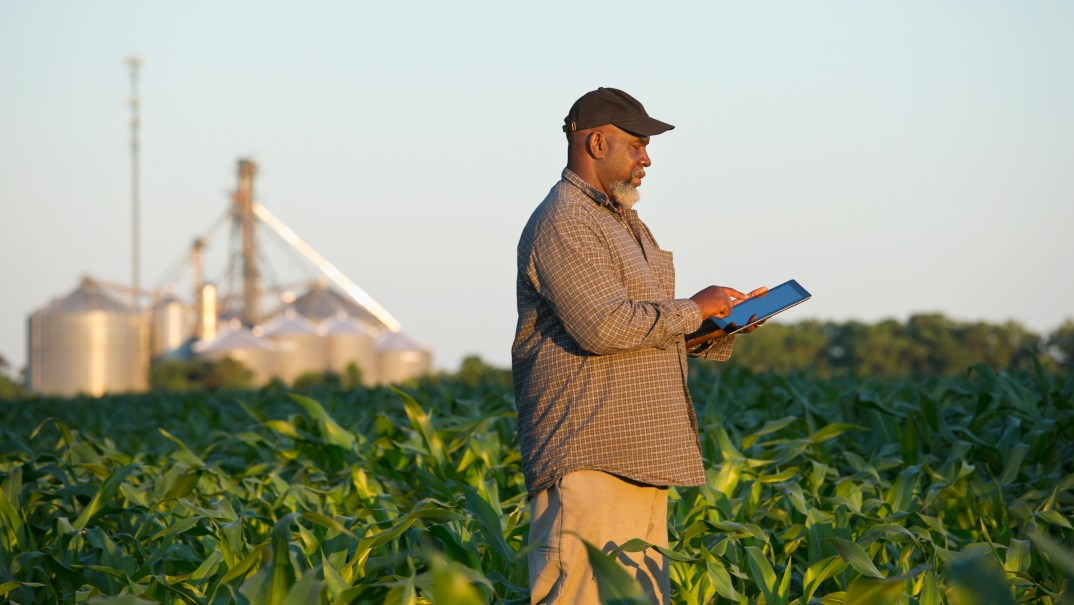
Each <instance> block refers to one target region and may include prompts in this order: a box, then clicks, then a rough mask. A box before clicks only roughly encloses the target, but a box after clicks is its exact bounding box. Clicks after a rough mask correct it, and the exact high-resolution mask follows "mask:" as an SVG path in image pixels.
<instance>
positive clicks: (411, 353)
mask: <svg viewBox="0 0 1074 605" xmlns="http://www.w3.org/2000/svg"><path fill="white" fill-rule="evenodd" d="M377 354H378V356H379V357H380V376H379V377H378V381H379V383H380V384H390V383H395V382H402V381H404V380H407V379H410V378H417V377H418V376H422V375H424V374H428V373H430V372H431V371H432V369H433V353H432V349H430V348H429V347H427V346H425V345H423V344H421V343H419V342H418V341H416V340H414V339H413V338H410V337H409V336H407V335H405V334H403V333H402V332H395V333H390V332H389V333H386V334H384V335H383V336H381V338H380V339H379V340H378V341H377Z"/></svg>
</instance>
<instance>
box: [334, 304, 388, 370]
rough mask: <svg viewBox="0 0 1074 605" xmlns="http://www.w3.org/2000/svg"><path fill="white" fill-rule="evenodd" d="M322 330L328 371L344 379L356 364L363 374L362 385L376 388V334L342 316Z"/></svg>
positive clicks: (372, 329)
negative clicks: (344, 375)
mask: <svg viewBox="0 0 1074 605" xmlns="http://www.w3.org/2000/svg"><path fill="white" fill-rule="evenodd" d="M323 328H324V333H325V348H326V351H327V353H328V369H330V370H332V371H333V372H335V373H337V374H340V375H343V374H344V373H346V371H347V366H348V365H349V364H351V363H354V364H355V365H357V366H358V369H359V370H360V371H361V372H362V384H364V385H366V386H373V385H375V384H377V380H378V375H379V374H380V371H379V368H378V367H377V366H378V359H377V348H376V342H377V339H376V330H375V329H374V328H372V327H370V326H368V325H366V324H364V323H362V322H360V321H358V320H355V319H351V318H349V317H348V316H347V314H346V313H342V312H341V313H340V314H339V315H337V316H336V317H334V318H332V319H330V320H328V321H327V322H326V323H325V324H324V326H323Z"/></svg>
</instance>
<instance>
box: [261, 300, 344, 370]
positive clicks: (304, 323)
mask: <svg viewBox="0 0 1074 605" xmlns="http://www.w3.org/2000/svg"><path fill="white" fill-rule="evenodd" d="M265 337H266V338H268V339H269V340H271V341H272V342H273V343H274V344H275V345H276V346H275V348H276V362H275V363H276V366H275V367H276V371H275V374H276V377H278V378H279V379H280V380H283V381H284V382H285V383H287V384H294V382H295V379H296V378H298V377H299V376H301V375H303V374H306V373H308V372H324V371H325V370H327V369H328V360H327V356H326V351H325V342H324V337H323V336H322V335H321V334H320V333H319V332H318V330H317V327H316V326H315V325H313V324H312V323H310V322H309V320H307V319H305V318H304V317H302V316H301V315H299V314H298V313H296V312H295V310H294V309H292V308H290V307H288V308H287V309H284V312H283V313H282V314H281V315H279V316H277V317H276V318H275V319H273V320H272V321H270V322H268V323H267V324H265Z"/></svg>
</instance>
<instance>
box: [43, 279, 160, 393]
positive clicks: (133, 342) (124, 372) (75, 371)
mask: <svg viewBox="0 0 1074 605" xmlns="http://www.w3.org/2000/svg"><path fill="white" fill-rule="evenodd" d="M28 328H29V330H28V332H29V346H28V349H29V351H28V358H29V368H28V375H29V385H28V386H29V388H30V389H31V390H33V391H35V392H37V393H43V394H49V395H63V396H73V395H77V394H79V393H86V394H89V395H93V396H98V397H99V396H101V395H103V394H105V393H116V392H125V391H143V390H145V388H146V383H147V381H148V372H149V351H148V337H147V330H146V329H145V320H144V318H143V316H142V314H140V313H139V312H137V311H134V310H132V309H131V308H130V307H128V306H127V305H124V304H122V303H120V302H118V301H116V300H114V299H113V298H111V297H109V296H108V294H107V293H106V292H105V290H104V288H103V287H102V286H100V285H99V284H98V283H97V282H95V281H93V280H92V279H89V278H85V279H83V280H82V283H81V284H80V285H79V286H78V288H76V289H75V290H74V291H73V292H71V293H70V294H68V295H67V296H65V297H63V298H61V299H59V300H56V301H54V302H52V303H51V304H49V305H48V306H46V307H45V308H43V309H41V310H39V311H37V312H35V313H33V314H32V315H30V319H29V326H28Z"/></svg>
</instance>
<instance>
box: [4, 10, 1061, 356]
mask: <svg viewBox="0 0 1074 605" xmlns="http://www.w3.org/2000/svg"><path fill="white" fill-rule="evenodd" d="M1071 31H1074V4H1071V3H1069V2H1058V1H1056V2H1047V1H1041V2H989V1H984V2H976V1H975V2H971V1H964V2H943V1H941V2H913V1H911V2H897V3H895V2H890V3H882V2H850V1H846V2H812V3H803V2H751V3H746V2H737V3H731V2H677V3H665V4H663V5H657V4H653V3H640V2H614V3H607V2H541V3H534V4H531V5H523V4H522V3H504V2H478V3H473V2H463V3H451V4H448V3H440V2H405V3H404V2H400V3H380V4H376V5H374V4H372V3H359V2H341V1H319V2H309V3H297V2H271V1H269V2H265V1H261V2H233V1H227V0H225V1H211V2H210V1H206V0H194V1H189V2H182V3H180V2H139V1H113V2H107V3H104V2H98V3H87V2H75V1H67V2H58V1H52V2H26V1H13V0H0V82H2V83H3V84H2V86H0V109H2V111H0V252H2V254H3V258H4V259H5V262H4V265H3V277H4V282H5V295H4V296H3V297H2V299H0V355H3V357H5V358H6V359H8V360H9V361H11V362H13V364H14V365H15V366H16V367H21V366H22V365H23V364H24V363H25V357H26V353H25V350H26V343H25V325H26V318H27V316H28V315H29V314H30V313H31V312H33V311H34V310H36V309H38V308H40V307H42V306H44V305H45V304H46V303H48V302H49V300H51V299H53V298H55V297H58V296H60V295H62V294H65V293H66V292H68V291H70V290H71V289H73V288H74V287H75V286H76V285H77V281H78V277H79V276H80V275H83V274H92V275H95V276H98V277H100V278H103V279H106V280H110V281H115V282H125V281H129V279H130V277H129V276H130V236H129V232H130V211H129V205H130V197H129V195H130V194H129V155H128V153H129V152H128V144H129V131H128V127H127V121H128V115H129V114H128V110H127V107H126V104H125V100H126V97H127V95H128V86H129V85H128V72H127V70H126V68H125V66H124V65H123V63H122V61H123V59H124V57H126V56H128V55H130V54H131V53H137V54H139V55H141V56H143V57H145V59H146V61H147V62H146V65H145V67H144V68H143V70H142V72H141V74H142V77H141V82H142V85H141V96H142V103H143V112H142V138H141V141H142V155H141V165H142V187H141V197H142V210H141V212H142V230H143V237H142V242H143V243H142V283H143V284H150V285H151V284H156V283H158V280H159V279H160V278H162V277H163V276H164V275H165V273H167V272H168V270H169V268H170V267H172V266H173V265H174V264H175V262H176V261H177V260H178V259H179V258H180V257H181V256H182V255H183V254H184V252H185V251H186V250H187V248H188V246H189V245H190V242H191V240H192V239H193V238H194V237H195V236H196V235H198V234H201V233H203V232H204V231H205V230H206V228H207V227H208V226H209V225H210V224H211V223H212V222H213V221H214V220H215V219H216V218H217V217H219V216H220V215H221V214H222V213H223V212H224V211H225V209H226V208H227V205H228V203H229V202H228V200H229V198H228V195H229V193H228V192H229V191H231V190H232V189H233V188H234V184H235V176H234V175H235V162H236V160H237V159H238V158H240V157H252V158H253V159H255V160H256V161H257V162H258V163H259V164H260V166H261V173H260V175H259V177H258V180H257V183H256V191H257V196H258V199H259V200H260V201H261V202H262V203H263V204H264V205H265V206H267V207H268V208H269V209H270V210H272V211H273V212H274V213H275V214H276V215H277V216H278V217H279V218H281V219H282V220H283V221H285V222H286V223H287V224H288V225H290V226H291V227H292V228H293V229H294V230H295V231H296V232H298V234H300V235H301V236H302V237H303V238H305V239H306V240H307V241H308V242H310V243H311V244H312V245H313V246H314V247H315V248H317V249H318V250H319V251H320V252H321V253H322V254H323V255H324V256H325V257H327V258H328V259H329V260H331V261H332V262H333V263H335V264H336V265H337V266H339V267H340V269H342V270H343V271H344V272H345V273H346V274H348V275H349V276H350V277H351V278H352V279H353V280H354V281H355V282H357V283H358V284H359V285H361V286H362V287H363V288H364V289H365V290H366V291H367V292H369V294H371V295H372V296H373V297H374V298H375V299H376V300H378V301H379V302H380V303H381V304H382V305H384V306H385V307H386V308H387V309H389V310H390V311H391V312H392V313H393V314H394V315H395V316H396V317H397V318H398V319H399V320H400V321H401V322H402V324H403V328H404V331H406V332H407V333H408V334H410V335H412V336H413V337H415V338H417V339H419V340H421V341H423V342H426V343H428V344H430V345H431V346H433V347H434V349H435V351H436V364H437V365H438V366H439V367H443V368H446V369H455V368H456V367H457V366H458V363H459V361H460V360H461V358H462V357H463V356H464V355H466V354H470V353H476V354H479V355H481V356H482V357H483V358H485V359H486V360H488V361H491V362H494V363H497V364H499V365H507V364H508V363H509V346H510V341H511V338H512V335H513V330H514V322H515V309H514V248H515V244H516V242H517V237H518V234H519V232H520V230H521V228H522V226H523V224H524V223H525V220H526V218H527V216H528V215H529V213H530V212H531V211H532V209H533V207H534V206H535V205H536V204H537V203H538V202H539V201H540V200H541V198H542V197H543V196H544V195H545V193H546V192H547V190H548V189H549V187H551V186H552V184H553V183H554V182H555V180H556V179H557V178H558V174H559V171H560V170H561V168H562V166H563V164H564V160H565V147H564V139H563V135H562V133H561V132H560V130H559V124H560V123H561V122H562V118H563V116H564V115H565V113H566V111H567V108H568V107H569V106H570V104H571V103H572V102H573V101H574V99H575V98H577V97H578V96H579V95H581V94H582V93H584V92H586V91H587V90H591V89H593V88H595V87H597V86H602V85H604V86H615V87H619V88H623V89H625V90H627V91H628V92H630V93H631V94H633V95H634V96H636V97H637V98H639V99H640V100H641V101H642V102H643V103H645V105H646V107H647V108H648V109H649V111H650V113H652V114H653V115H654V116H656V117H658V118H660V119H663V120H665V121H668V122H671V123H673V124H675V125H676V126H677V128H676V129H675V130H674V131H672V132H670V133H668V134H666V135H662V136H660V137H657V138H656V139H654V141H653V143H652V145H651V146H650V154H651V156H652V159H653V166H652V167H651V168H650V169H649V171H648V175H649V176H648V177H647V178H646V181H645V185H644V187H643V188H642V201H641V203H640V204H639V205H638V208H637V209H638V211H639V212H640V213H641V215H642V218H643V220H645V221H647V222H648V223H649V225H650V227H651V229H652V230H653V232H654V233H655V235H656V237H657V240H658V241H659V242H660V243H661V245H662V246H663V247H665V248H667V249H670V250H672V251H673V252H674V253H675V258H676V264H677V268H678V288H679V295H680V296H689V295H690V294H692V293H693V292H695V291H696V290H699V289H700V288H702V287H704V286H706V285H708V284H711V283H715V284H720V285H729V286H733V287H736V288H739V289H752V288H754V287H756V286H758V285H761V284H768V285H775V284H777V283H779V282H782V281H784V280H786V279H788V278H792V277H793V278H796V279H798V280H799V281H800V282H801V283H802V284H803V285H804V286H805V287H807V288H808V289H810V290H811V291H812V292H813V294H814V299H813V300H811V301H810V302H809V303H807V304H806V305H803V306H801V307H798V308H796V309H795V310H794V311H792V312H790V313H788V315H787V316H786V319H785V320H786V321H793V320H796V319H802V318H805V317H816V318H822V319H840V320H841V319H849V318H855V319H861V320H867V321H873V320H877V319H881V318H886V317H894V318H897V319H905V318H906V317H907V316H909V315H910V314H911V313H915V312H932V311H939V312H943V313H946V314H947V315H949V316H951V317H954V318H957V319H963V320H977V319H985V320H989V321H996V322H998V321H1006V320H1015V321H1019V322H1021V323H1023V324H1025V325H1027V326H1028V327H1030V328H1032V329H1034V330H1037V331H1038V332H1041V331H1048V330H1050V329H1053V328H1054V327H1056V326H1058V325H1059V324H1060V323H1061V322H1062V321H1063V319H1064V318H1067V317H1074V279H1071V278H1070V273H1071V270H1070V265H1071V262H1072V261H1074V237H1071V236H1070V233H1069V232H1070V231H1071V227H1072V226H1074V36H1070V35H1069V34H1070V32H1071ZM226 235H227V233H226V232H222V233H220V234H218V235H217V237H216V239H214V241H213V243H212V248H211V250H210V259H212V258H215V257H213V256H212V254H216V255H217V257H222V255H223V254H224V252H225V251H226V248H227V239H226ZM220 262H221V263H222V261H220ZM286 263H287V260H284V261H281V264H283V265H286ZM221 269H222V267H220V266H219V263H218V265H217V266H215V267H213V266H210V267H209V268H208V273H209V274H210V276H213V275H217V274H220V273H221ZM279 272H280V273H286V272H287V268H286V266H281V267H280V268H279Z"/></svg>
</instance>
